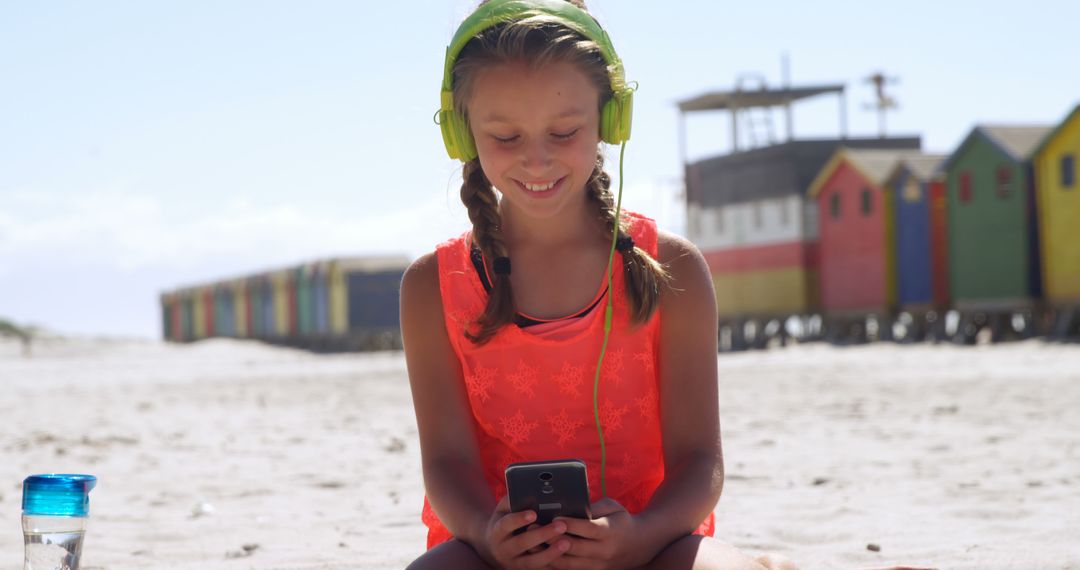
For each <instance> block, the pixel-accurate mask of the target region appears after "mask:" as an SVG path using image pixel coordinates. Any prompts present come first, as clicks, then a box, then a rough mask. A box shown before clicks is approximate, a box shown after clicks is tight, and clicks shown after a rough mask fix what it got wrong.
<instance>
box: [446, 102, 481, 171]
mask: <svg viewBox="0 0 1080 570" xmlns="http://www.w3.org/2000/svg"><path fill="white" fill-rule="evenodd" d="M439 127H441V129H442V136H443V144H445V145H446V153H447V154H449V155H450V158H456V159H458V160H461V161H462V162H469V161H470V160H472V159H474V158H476V144H475V143H474V142H473V138H472V133H470V132H469V126H468V125H466V124H465V121H464V119H462V117H461V115H459V114H458V113H457V112H456V111H446V110H444V111H440V112H439Z"/></svg>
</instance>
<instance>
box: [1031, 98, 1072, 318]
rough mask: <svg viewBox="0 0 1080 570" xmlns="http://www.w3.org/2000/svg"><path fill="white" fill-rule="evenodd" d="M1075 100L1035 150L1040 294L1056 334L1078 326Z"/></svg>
mask: <svg viewBox="0 0 1080 570" xmlns="http://www.w3.org/2000/svg"><path fill="white" fill-rule="evenodd" d="M1078 161H1080V105H1077V107H1076V108H1075V109H1073V111H1072V112H1071V113H1069V115H1068V116H1067V117H1066V118H1065V120H1063V121H1062V122H1061V123H1060V124H1059V125H1058V126H1057V127H1055V128H1054V130H1053V131H1051V132H1050V134H1049V135H1047V137H1046V138H1045V139H1043V141H1042V143H1041V144H1040V145H1039V146H1038V148H1037V149H1036V150H1035V181H1036V194H1037V202H1038V205H1039V227H1040V234H1039V241H1040V244H1041V246H1042V258H1041V261H1042V279H1043V294H1044V297H1045V299H1046V302H1047V304H1048V305H1049V308H1050V310H1051V311H1052V313H1053V320H1054V326H1053V330H1052V331H1051V332H1053V333H1054V334H1055V336H1065V335H1069V334H1072V333H1074V331H1075V332H1080V331H1077V330H1076V329H1077V327H1080V314H1078V312H1080V176H1078V175H1080V166H1078V164H1077V162H1078Z"/></svg>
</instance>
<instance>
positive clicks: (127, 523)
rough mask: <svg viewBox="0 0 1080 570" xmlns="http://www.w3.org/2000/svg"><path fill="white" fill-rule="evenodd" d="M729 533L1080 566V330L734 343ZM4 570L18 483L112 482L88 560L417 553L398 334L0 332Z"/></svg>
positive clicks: (787, 550)
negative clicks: (1073, 333)
mask: <svg viewBox="0 0 1080 570" xmlns="http://www.w3.org/2000/svg"><path fill="white" fill-rule="evenodd" d="M719 364H720V410H721V425H722V428H723V437H724V452H725V459H726V469H727V477H726V482H725V487H724V493H723V497H722V498H721V501H720V504H719V506H718V508H717V515H718V532H717V535H718V536H719V537H721V538H724V539H725V540H727V541H729V542H732V543H734V544H735V545H737V546H739V547H740V548H742V549H744V550H746V551H748V552H750V553H752V554H760V553H763V552H778V553H781V554H784V555H786V556H788V557H790V558H792V559H793V560H795V561H796V562H797V563H799V564H800V566H801V567H802V568H806V569H817V568H822V569H826V568H860V567H870V566H884V565H888V564H901V563H903V564H909V565H921V566H935V567H939V568H1018V569H1020V568H1023V569H1028V568H1031V569H1035V568H1077V569H1080V412H1078V409H1080V347H1077V346H1069V345H1052V344H1045V343H1042V342H1040V341H1028V342H1023V343H1014V344H1005V345H997V346H978V347H956V346H945V345H941V346H933V345H915V346H897V345H891V344H875V345H869V346H863V347H853V348H836V347H830V346H827V345H822V344H811V345H802V346H796V347H789V348H787V349H775V350H769V351H760V352H750V353H742V354H734V355H721V356H720V357H719ZM0 418H2V419H3V423H2V424H0V457H2V458H3V459H2V461H0V570H18V569H20V568H22V548H23V547H22V538H21V530H20V526H19V512H20V497H21V482H22V479H23V478H24V477H26V476H27V475H29V474H32V473H45V472H78V473H91V474H94V475H97V476H98V478H99V485H98V487H97V489H95V490H94V491H93V493H92V494H91V521H90V528H89V530H88V533H87V536H86V542H85V546H84V550H83V568H84V570H94V569H98V570H101V569H108V570H115V569H124V568H140V569H172V570H176V569H188V568H190V569H200V570H214V569H241V568H243V569H247V568H259V569H276V570H285V569H339V568H340V569H344V568H403V567H404V566H406V565H407V564H408V562H409V561H410V560H412V559H413V558H415V557H416V556H417V555H419V554H420V553H421V551H422V549H423V546H424V539H425V529H424V527H423V525H422V524H421V523H420V507H421V503H422V498H423V482H422V479H421V474H420V471H419V465H420V457H419V449H418V443H417V434H416V423H415V419H414V417H413V410H412V404H411V398H410V394H409V386H408V378H407V375H406V373H405V365H404V359H403V357H402V355H401V353H399V352H391V353H369V354H344V355H314V354H310V353H307V352H303V351H298V350H291V349H285V348H279V347H271V346H265V345H262V344H258V343H254V342H245V341H232V340H212V341H204V342H200V343H196V344H192V345H169V344H162V343H157V342H149V341H146V342H141V341H110V340H71V339H65V340H60V339H55V340H42V341H39V342H38V343H37V344H35V346H34V354H33V357H32V358H23V357H22V356H21V350H20V347H19V345H18V344H17V343H15V342H13V341H5V340H0Z"/></svg>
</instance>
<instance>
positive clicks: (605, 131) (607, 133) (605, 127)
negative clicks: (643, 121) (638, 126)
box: [600, 89, 634, 144]
mask: <svg viewBox="0 0 1080 570" xmlns="http://www.w3.org/2000/svg"><path fill="white" fill-rule="evenodd" d="M633 112H634V92H633V91H632V90H630V89H627V90H625V91H623V92H621V93H616V94H615V95H613V96H612V97H611V99H609V100H608V102H607V103H604V108H603V109H601V110H600V138H601V139H602V140H603V141H604V142H606V143H608V144H621V143H623V142H625V141H627V140H630V124H631V122H630V121H631V118H632V116H633Z"/></svg>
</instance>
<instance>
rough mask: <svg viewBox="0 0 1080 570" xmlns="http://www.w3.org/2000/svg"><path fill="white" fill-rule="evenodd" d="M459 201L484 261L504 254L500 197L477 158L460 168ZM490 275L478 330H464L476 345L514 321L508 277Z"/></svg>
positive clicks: (478, 320) (512, 298) (477, 323)
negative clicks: (462, 205) (466, 214)
mask: <svg viewBox="0 0 1080 570" xmlns="http://www.w3.org/2000/svg"><path fill="white" fill-rule="evenodd" d="M461 177H462V180H463V182H462V184H461V202H462V203H463V204H465V207H466V208H468V210H469V220H471V221H472V224H473V230H472V236H473V242H474V243H475V244H476V245H477V246H478V247H479V248H480V251H481V252H482V253H483V254H484V258H485V259H486V260H494V259H495V258H496V257H505V256H506V255H507V251H506V244H505V243H503V239H502V230H501V228H500V225H501V219H500V218H499V200H498V198H497V197H496V196H495V191H494V190H493V189H492V187H491V182H490V181H489V180H488V179H487V176H484V170H483V169H482V168H480V160H479V159H476V158H474V159H472V160H470V161H469V162H468V163H466V164H465V166H464V167H463V168H462V171H461ZM489 273H491V275H492V284H491V294H490V295H489V296H488V302H487V306H485V307H484V312H483V314H481V315H480V317H479V318H478V319H477V321H476V326H477V331H476V332H475V333H473V332H472V331H469V330H466V331H465V337H466V338H468V339H469V340H471V341H472V342H474V343H476V344H484V343H486V342H487V341H489V340H491V337H492V336H494V335H495V333H496V332H498V330H499V329H500V328H502V327H503V326H504V325H506V324H509V323H511V322H513V320H514V314H515V312H516V310H515V308H514V296H513V291H512V289H511V288H510V276H509V275H499V274H496V273H494V272H489Z"/></svg>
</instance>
